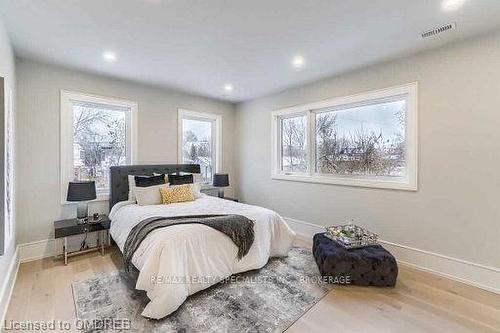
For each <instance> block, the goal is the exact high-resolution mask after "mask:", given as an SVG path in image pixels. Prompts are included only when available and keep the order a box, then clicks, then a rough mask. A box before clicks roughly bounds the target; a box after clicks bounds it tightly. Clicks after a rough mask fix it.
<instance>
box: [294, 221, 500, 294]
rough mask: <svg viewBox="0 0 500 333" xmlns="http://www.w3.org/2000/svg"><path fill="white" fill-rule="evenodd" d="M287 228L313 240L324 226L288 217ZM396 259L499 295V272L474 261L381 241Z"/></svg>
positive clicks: (499, 270) (322, 230)
mask: <svg viewBox="0 0 500 333" xmlns="http://www.w3.org/2000/svg"><path fill="white" fill-rule="evenodd" d="M285 220H286V221H287V222H288V224H289V225H290V227H291V228H292V229H293V230H294V231H295V232H296V233H297V234H298V235H300V236H302V237H312V236H313V235H314V234H316V233H318V232H324V230H325V229H324V227H323V226H320V225H317V224H312V223H308V222H304V221H301V220H297V219H292V218H287V217H285ZM380 243H382V244H383V245H384V247H386V248H387V250H389V251H390V252H391V253H392V254H393V255H394V256H395V257H396V259H397V261H398V263H400V264H403V265H406V266H410V267H412V268H416V269H419V270H422V271H426V272H430V273H433V274H436V275H439V276H443V277H446V278H449V279H452V280H455V281H458V282H462V283H465V284H468V285H471V286H474V287H478V288H481V289H484V290H487V291H490V292H493V293H496V294H500V289H498V287H499V286H500V269H499V268H496V267H491V266H485V265H481V264H477V263H474V262H470V261H466V260H462V259H458V258H453V257H449V256H445V255H442V254H439V253H434V252H430V251H425V250H421V249H417V248H413V247H410V246H406V245H401V244H397V243H393V242H389V241H385V240H380Z"/></svg>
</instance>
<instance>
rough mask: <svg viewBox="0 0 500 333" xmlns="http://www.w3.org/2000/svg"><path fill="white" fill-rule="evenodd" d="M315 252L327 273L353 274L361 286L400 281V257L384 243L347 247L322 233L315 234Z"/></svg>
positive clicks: (391, 285)
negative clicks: (396, 257) (394, 254)
mask: <svg viewBox="0 0 500 333" xmlns="http://www.w3.org/2000/svg"><path fill="white" fill-rule="evenodd" d="M313 255H314V259H315V260H316V264H318V268H319V271H320V273H321V275H322V276H324V277H333V278H337V277H340V276H344V277H349V279H350V283H351V284H355V285H361V286H378V287H393V286H394V285H395V284H396V278H397V276H398V265H397V263H396V259H394V257H393V256H392V254H390V253H389V252H388V251H387V250H386V249H384V248H383V247H382V246H380V245H374V246H368V247H364V248H359V249H350V250H347V249H346V248H344V247H343V246H342V245H340V244H338V243H337V242H335V241H333V240H331V239H330V238H328V237H326V236H325V234H323V233H321V234H316V235H314V238H313Z"/></svg>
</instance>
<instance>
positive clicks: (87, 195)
mask: <svg viewBox="0 0 500 333" xmlns="http://www.w3.org/2000/svg"><path fill="white" fill-rule="evenodd" d="M96 198H97V196H96V190H95V181H74V182H69V185H68V197H67V199H66V200H67V201H70V202H78V206H77V208H76V217H77V218H78V220H79V221H80V224H83V223H86V220H87V215H88V212H89V206H88V202H89V201H90V200H94V199H96Z"/></svg>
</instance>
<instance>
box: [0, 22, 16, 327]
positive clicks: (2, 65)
mask: <svg viewBox="0 0 500 333" xmlns="http://www.w3.org/2000/svg"><path fill="white" fill-rule="evenodd" d="M0 76H2V77H4V78H5V82H6V84H7V85H8V86H9V87H10V89H12V92H13V99H14V108H13V112H14V119H15V118H16V105H15V85H16V76H15V70H14V54H13V52H12V48H11V46H10V42H9V38H8V36H7V33H6V31H5V29H4V26H3V24H2V22H1V21H0ZM1 116H2V117H3V116H4V115H3V114H2V115H1ZM14 156H15V155H14ZM2 161H3V159H2ZM2 163H3V162H2ZM14 163H16V162H15V161H14ZM14 191H15V187H14ZM13 198H15V192H14V193H13ZM13 204H14V211H15V209H16V206H15V200H14V202H13ZM2 214H3V212H2ZM15 224H16V219H15V217H14V228H13V229H14V230H13V234H12V235H11V237H10V241H9V243H7V244H5V253H4V254H3V255H1V256H0V322H3V315H4V312H5V310H6V307H7V298H8V294H9V292H10V290H9V288H10V286H11V283H12V281H11V280H10V279H12V276H11V275H9V274H10V270H11V268H12V267H13V265H15V264H16V257H15V252H16V230H15V229H16V228H15V226H16V225H15Z"/></svg>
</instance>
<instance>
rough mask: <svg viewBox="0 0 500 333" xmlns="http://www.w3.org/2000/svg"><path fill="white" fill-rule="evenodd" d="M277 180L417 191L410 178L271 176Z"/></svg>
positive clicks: (414, 183)
mask: <svg viewBox="0 0 500 333" xmlns="http://www.w3.org/2000/svg"><path fill="white" fill-rule="evenodd" d="M271 178H272V179H276V180H287V181H294V182H303V183H314V184H328V185H340V186H353V187H365V188H380V189H390V190H401V191H417V185H416V181H414V182H411V181H409V180H403V181H395V180H390V179H370V178H341V177H335V176H320V175H308V174H282V173H279V174H274V175H272V177H271Z"/></svg>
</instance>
